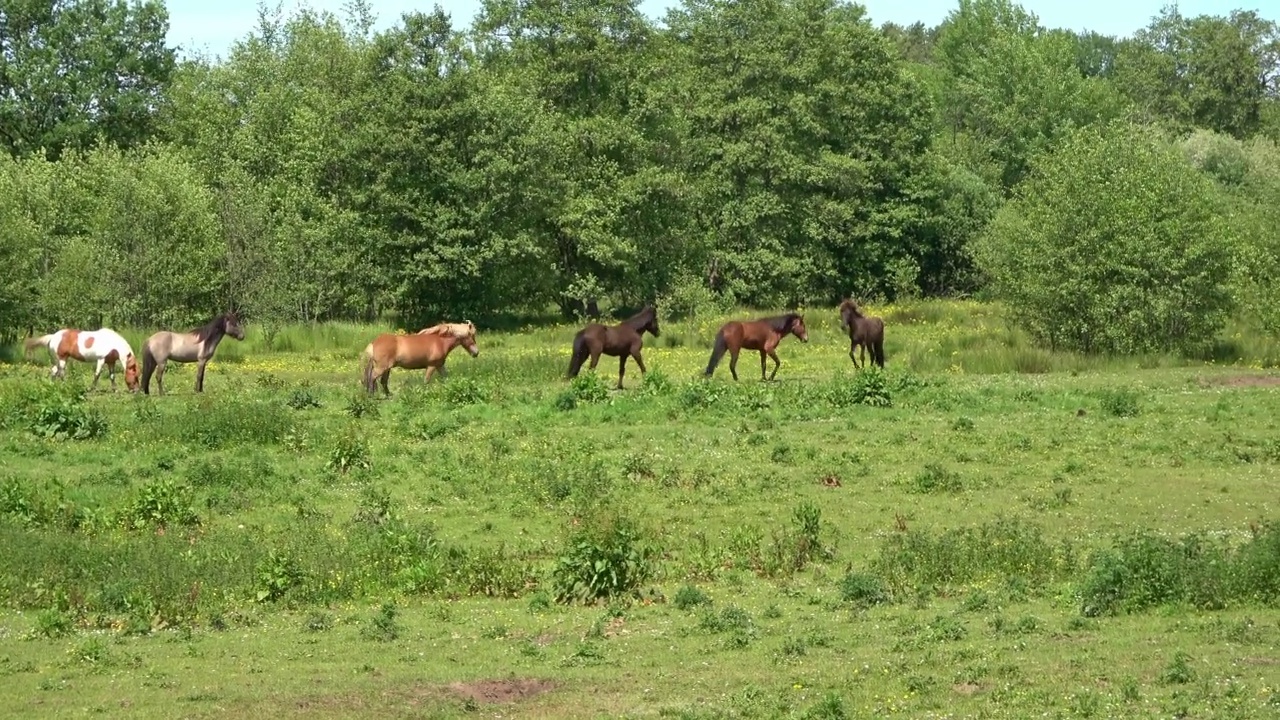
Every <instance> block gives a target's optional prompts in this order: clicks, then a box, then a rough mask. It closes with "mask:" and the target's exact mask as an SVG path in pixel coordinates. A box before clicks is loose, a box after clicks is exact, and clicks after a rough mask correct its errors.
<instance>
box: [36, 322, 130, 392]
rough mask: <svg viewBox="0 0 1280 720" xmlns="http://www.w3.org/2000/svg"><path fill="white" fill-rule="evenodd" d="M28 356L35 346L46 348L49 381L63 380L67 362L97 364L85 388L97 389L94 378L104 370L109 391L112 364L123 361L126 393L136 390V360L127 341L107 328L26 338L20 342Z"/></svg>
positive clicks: (113, 376)
mask: <svg viewBox="0 0 1280 720" xmlns="http://www.w3.org/2000/svg"><path fill="white" fill-rule="evenodd" d="M23 345H24V346H25V348H26V351H27V353H28V354H29V353H30V352H31V351H32V350H35V349H36V348H38V347H46V348H49V354H50V355H52V356H53V367H52V368H50V369H49V377H50V378H62V379H63V380H66V379H67V360H68V359H71V360H79V361H80V362H93V361H95V360H96V361H97V363H98V367H97V369H96V370H94V372H93V383H92V384H90V385H89V389H91V390H92V389H94V388H97V387H98V378H100V377H102V368H103V367H106V368H107V377H109V378H111V390H112V391H113V392H114V391H115V389H116V363H117V362H124V385H125V387H127V388H128V389H129V392H137V390H138V359H137V358H136V357H134V355H133V348H132V347H130V346H129V341H128V340H125V339H124V338H122V337H120V333H117V332H116V331H115V330H112V329H110V328H101V329H99V330H94V331H92V332H83V331H81V330H74V329H71V328H64V329H62V330H59V331H57V332H55V333H50V334H49V335H41V336H40V337H32V338H27V339H26V341H25V342H24V343H23Z"/></svg>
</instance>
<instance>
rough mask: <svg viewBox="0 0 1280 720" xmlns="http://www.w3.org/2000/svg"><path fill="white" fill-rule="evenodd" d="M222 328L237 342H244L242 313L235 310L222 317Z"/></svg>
mask: <svg viewBox="0 0 1280 720" xmlns="http://www.w3.org/2000/svg"><path fill="white" fill-rule="evenodd" d="M222 328H223V330H224V331H225V332H226V333H227V334H228V335H230V336H231V337H233V338H235V339H236V340H244V327H243V326H241V325H240V313H238V312H236V311H235V310H231V311H229V312H228V313H227V314H226V315H223V316H222Z"/></svg>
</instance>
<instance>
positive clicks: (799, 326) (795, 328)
mask: <svg viewBox="0 0 1280 720" xmlns="http://www.w3.org/2000/svg"><path fill="white" fill-rule="evenodd" d="M787 331H789V332H790V333H791V334H792V335H795V336H796V337H798V338H800V342H809V331H808V329H806V328H805V326H804V316H803V315H800V314H798V313H790V314H789V315H787Z"/></svg>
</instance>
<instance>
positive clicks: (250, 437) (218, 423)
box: [149, 396, 293, 450]
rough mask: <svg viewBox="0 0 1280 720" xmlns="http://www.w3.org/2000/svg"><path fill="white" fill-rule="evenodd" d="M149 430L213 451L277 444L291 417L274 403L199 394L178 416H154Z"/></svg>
mask: <svg viewBox="0 0 1280 720" xmlns="http://www.w3.org/2000/svg"><path fill="white" fill-rule="evenodd" d="M149 424H150V425H151V427H150V428H149V430H150V431H151V432H153V433H155V434H157V435H161V436H174V435H177V436H178V439H180V440H182V441H186V442H192V443H195V444H197V445H201V446H203V447H206V448H209V449H211V450H216V449H219V448H223V447H234V446H240V445H268V444H274V443H278V442H280V441H281V440H283V439H284V437H285V435H287V434H288V433H289V431H290V430H292V429H293V418H291V417H290V416H289V414H288V411H287V410H286V409H285V408H283V407H281V406H280V405H279V404H277V403H274V402H266V401H258V400H246V399H242V398H226V397H219V398H218V399H216V400H214V399H213V398H211V397H204V396H202V397H200V398H199V399H198V400H197V401H196V404H195V405H193V406H187V407H185V408H183V410H182V411H181V412H180V413H179V414H178V416H177V417H164V416H159V417H156V418H155V419H153V420H152V421H151V423H149Z"/></svg>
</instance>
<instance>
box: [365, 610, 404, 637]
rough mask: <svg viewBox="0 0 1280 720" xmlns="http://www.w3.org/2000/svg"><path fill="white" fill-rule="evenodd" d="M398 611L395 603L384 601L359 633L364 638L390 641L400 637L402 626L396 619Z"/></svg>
mask: <svg viewBox="0 0 1280 720" xmlns="http://www.w3.org/2000/svg"><path fill="white" fill-rule="evenodd" d="M398 616H399V611H398V610H397V609H396V605H395V603H392V602H385V603H383V604H382V606H381V607H379V608H378V612H376V613H374V615H373V617H372V618H371V619H370V621H369V623H368V624H367V625H365V626H364V627H362V628H361V629H360V635H361V636H362V637H364V638H365V639H366V640H373V641H376V642H391V641H392V640H395V639H396V638H398V637H400V633H401V632H402V630H403V628H402V627H401V625H400V621H399V620H398V619H397V618H398Z"/></svg>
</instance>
